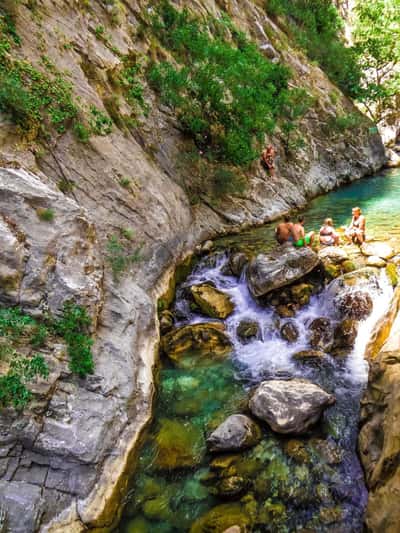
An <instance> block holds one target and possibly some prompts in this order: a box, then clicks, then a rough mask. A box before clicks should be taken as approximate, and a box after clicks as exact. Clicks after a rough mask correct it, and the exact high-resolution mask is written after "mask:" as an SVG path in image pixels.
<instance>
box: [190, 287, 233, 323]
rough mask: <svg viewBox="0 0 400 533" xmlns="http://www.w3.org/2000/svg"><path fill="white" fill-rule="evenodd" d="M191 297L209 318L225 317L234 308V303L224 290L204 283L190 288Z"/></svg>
mask: <svg viewBox="0 0 400 533" xmlns="http://www.w3.org/2000/svg"><path fill="white" fill-rule="evenodd" d="M190 292H191V293H192V296H193V299H194V301H195V302H196V304H197V305H198V306H199V307H200V310H201V311H202V313H204V314H205V315H207V316H209V317H211V318H226V317H227V316H229V315H230V314H231V313H232V312H233V309H234V305H233V303H232V301H231V299H230V298H229V296H227V295H226V294H225V293H224V292H222V291H220V290H219V289H216V288H215V287H212V286H211V285H208V284H207V283H204V284H202V285H193V286H192V287H191V288H190Z"/></svg>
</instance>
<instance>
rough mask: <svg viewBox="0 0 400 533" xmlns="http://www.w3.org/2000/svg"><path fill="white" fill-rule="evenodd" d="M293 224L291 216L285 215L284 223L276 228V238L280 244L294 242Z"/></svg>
mask: <svg viewBox="0 0 400 533" xmlns="http://www.w3.org/2000/svg"><path fill="white" fill-rule="evenodd" d="M292 229H293V222H290V215H285V216H284V217H283V222H281V223H280V224H278V225H277V226H276V228H275V237H276V240H277V241H278V243H279V244H284V243H285V242H288V241H289V242H293V235H292Z"/></svg>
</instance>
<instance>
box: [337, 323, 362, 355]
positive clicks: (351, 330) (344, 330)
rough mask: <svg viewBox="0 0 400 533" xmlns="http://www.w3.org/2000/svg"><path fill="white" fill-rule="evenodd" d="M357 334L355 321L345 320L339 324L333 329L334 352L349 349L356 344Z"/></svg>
mask: <svg viewBox="0 0 400 533" xmlns="http://www.w3.org/2000/svg"><path fill="white" fill-rule="evenodd" d="M357 334H358V323H357V321H356V320H354V319H351V318H347V319H345V320H343V321H342V322H340V324H338V325H337V326H336V328H335V333H334V339H335V340H334V344H333V349H334V350H342V349H348V350H349V349H351V348H353V346H354V343H355V342H356V338H357Z"/></svg>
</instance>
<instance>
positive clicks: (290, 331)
mask: <svg viewBox="0 0 400 533" xmlns="http://www.w3.org/2000/svg"><path fill="white" fill-rule="evenodd" d="M280 334H281V337H282V338H283V339H285V340H286V341H288V342H296V340H297V339H298V338H299V330H298V328H297V326H296V324H295V323H294V322H286V323H285V324H283V326H282V327H281V329H280Z"/></svg>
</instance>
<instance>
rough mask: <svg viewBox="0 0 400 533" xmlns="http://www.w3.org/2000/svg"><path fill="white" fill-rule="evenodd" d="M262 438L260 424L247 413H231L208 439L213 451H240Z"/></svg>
mask: <svg viewBox="0 0 400 533" xmlns="http://www.w3.org/2000/svg"><path fill="white" fill-rule="evenodd" d="M260 440H261V430H260V428H259V427H258V425H257V424H256V423H255V422H254V421H253V420H252V419H251V418H249V417H248V416H246V415H231V416H229V417H228V418H227V419H226V420H225V421H224V422H222V424H220V425H219V426H218V427H217V429H216V430H215V431H213V432H212V433H211V435H210V436H209V437H208V439H207V445H208V447H209V449H210V451H212V452H227V451H239V450H244V449H245V448H250V447H251V446H254V445H255V444H257V443H258V442H259V441H260Z"/></svg>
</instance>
